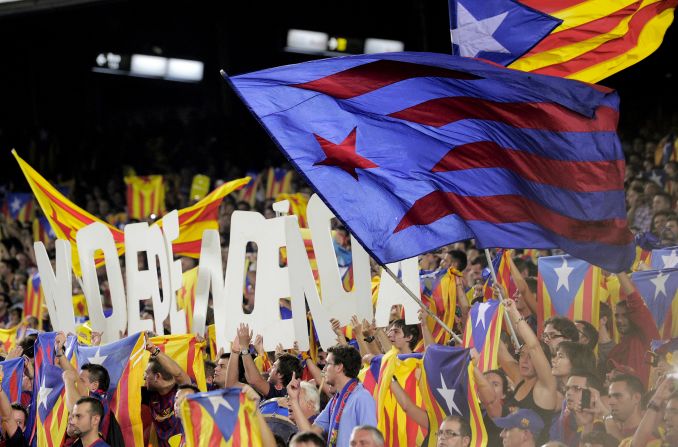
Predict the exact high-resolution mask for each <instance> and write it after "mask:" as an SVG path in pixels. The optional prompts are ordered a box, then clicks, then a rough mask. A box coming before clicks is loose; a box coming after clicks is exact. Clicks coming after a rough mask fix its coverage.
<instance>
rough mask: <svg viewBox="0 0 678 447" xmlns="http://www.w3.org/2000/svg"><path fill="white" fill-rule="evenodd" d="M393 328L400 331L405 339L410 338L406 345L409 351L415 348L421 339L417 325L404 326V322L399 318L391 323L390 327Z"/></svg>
mask: <svg viewBox="0 0 678 447" xmlns="http://www.w3.org/2000/svg"><path fill="white" fill-rule="evenodd" d="M393 326H395V327H397V328H398V329H400V330H402V331H403V334H404V335H405V337H412V338H411V339H410V341H409V343H408V344H409V345H410V349H414V348H415V347H416V346H417V343H419V339H420V338H421V332H420V330H419V325H418V324H405V320H403V319H402V318H400V319H398V320H393V321H392V322H391V325H390V327H393Z"/></svg>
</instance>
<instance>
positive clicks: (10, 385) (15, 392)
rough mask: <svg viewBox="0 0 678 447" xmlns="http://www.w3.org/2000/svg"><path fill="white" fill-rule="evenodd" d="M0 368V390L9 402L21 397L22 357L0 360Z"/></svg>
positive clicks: (16, 400)
mask: <svg viewBox="0 0 678 447" xmlns="http://www.w3.org/2000/svg"><path fill="white" fill-rule="evenodd" d="M0 368H2V390H3V391H4V392H5V394H6V395H7V398H8V399H9V402H10V403H14V402H18V401H19V399H21V381H22V379H23V377H24V358H23V356H22V357H19V358H16V359H11V360H5V361H2V362H0Z"/></svg>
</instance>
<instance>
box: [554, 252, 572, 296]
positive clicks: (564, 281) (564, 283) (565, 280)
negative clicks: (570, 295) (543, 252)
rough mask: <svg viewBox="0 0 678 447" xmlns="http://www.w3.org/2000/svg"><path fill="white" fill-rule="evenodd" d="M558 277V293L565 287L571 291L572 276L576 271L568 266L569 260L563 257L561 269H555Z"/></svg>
mask: <svg viewBox="0 0 678 447" xmlns="http://www.w3.org/2000/svg"><path fill="white" fill-rule="evenodd" d="M553 270H554V271H555V272H556V275H558V285H557V286H556V291H558V290H560V288H561V287H565V290H567V291H568V292H569V291H570V274H571V273H572V271H573V270H574V268H573V267H570V266H568V265H567V259H566V258H565V257H563V264H562V265H561V266H560V267H556V268H554V269H553Z"/></svg>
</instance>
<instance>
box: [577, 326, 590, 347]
mask: <svg viewBox="0 0 678 447" xmlns="http://www.w3.org/2000/svg"><path fill="white" fill-rule="evenodd" d="M575 325H576V326H577V330H578V331H579V344H580V345H584V346H586V345H588V344H589V342H590V341H591V340H589V338H588V337H587V336H586V335H585V334H586V333H585V332H584V325H583V324H581V323H575Z"/></svg>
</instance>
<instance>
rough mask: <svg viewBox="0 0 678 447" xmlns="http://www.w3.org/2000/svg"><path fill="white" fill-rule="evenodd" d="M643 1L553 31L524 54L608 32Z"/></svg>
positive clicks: (533, 53) (531, 53)
mask: <svg viewBox="0 0 678 447" xmlns="http://www.w3.org/2000/svg"><path fill="white" fill-rule="evenodd" d="M640 4H641V2H640V1H638V2H636V3H633V4H631V5H628V6H627V7H625V8H622V9H620V10H619V11H615V12H613V13H612V14H610V15H607V16H604V17H601V18H599V19H596V20H592V21H590V22H586V23H584V24H582V25H580V26H577V27H575V28H570V29H566V30H564V31H560V32H557V33H553V34H551V35H549V36H547V37H545V38H544V40H542V41H541V42H539V43H538V44H537V45H536V46H535V47H534V48H532V50H530V52H529V53H527V54H525V55H524V56H522V57H523V58H525V57H530V56H533V55H535V54H537V53H541V52H543V51H549V50H553V49H554V48H560V47H563V46H566V45H572V44H575V43H577V42H582V41H585V40H588V39H590V38H592V37H594V36H598V35H601V34H607V33H609V32H610V31H612V30H613V29H614V28H615V27H616V26H617V25H619V23H620V22H621V21H622V20H624V18H625V17H628V16H629V15H630V14H633V13H634V12H636V10H637V9H638V7H639V6H640Z"/></svg>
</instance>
